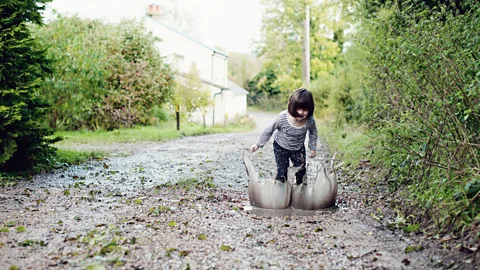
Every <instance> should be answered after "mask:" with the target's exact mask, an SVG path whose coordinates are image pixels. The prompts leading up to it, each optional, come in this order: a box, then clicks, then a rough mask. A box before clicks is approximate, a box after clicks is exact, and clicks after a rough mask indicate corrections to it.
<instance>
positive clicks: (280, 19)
mask: <svg viewBox="0 0 480 270" xmlns="http://www.w3.org/2000/svg"><path fill="white" fill-rule="evenodd" d="M334 2H335V1H314V0H306V1H293V0H282V1H275V0H263V1H262V4H263V5H264V6H265V11H264V13H263V14H264V15H263V18H262V38H261V41H260V43H259V44H258V45H257V46H258V48H257V50H258V51H259V54H260V55H264V56H265V57H266V63H265V67H266V69H267V70H268V69H270V70H274V71H275V73H276V74H277V77H276V78H275V83H274V84H273V85H274V86H276V87H278V88H279V89H280V91H281V92H282V95H283V96H286V97H288V95H289V94H290V93H291V91H292V90H293V89H296V88H298V87H300V86H301V85H302V67H303V35H304V19H305V15H304V14H305V9H306V6H307V5H308V6H309V9H310V47H311V50H310V55H311V60H310V65H311V76H310V77H311V80H312V81H314V80H316V79H317V78H319V77H321V76H322V75H323V74H328V73H329V72H330V71H331V70H332V68H333V67H334V62H335V59H336V57H337V56H338V55H339V53H340V48H341V39H338V38H335V37H336V36H338V34H337V33H341V32H342V31H343V27H344V26H343V22H342V21H341V20H340V21H338V19H336V18H337V17H338V16H339V11H340V10H339V8H338V5H335V4H334Z"/></svg>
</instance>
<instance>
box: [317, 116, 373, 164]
mask: <svg viewBox="0 0 480 270" xmlns="http://www.w3.org/2000/svg"><path fill="white" fill-rule="evenodd" d="M317 128H318V136H319V137H320V138H322V139H323V140H324V141H325V142H326V143H327V145H328V147H329V148H330V151H331V152H332V153H334V152H338V153H339V154H340V155H341V156H340V157H341V160H342V161H343V162H344V165H346V166H348V165H353V166H355V165H356V164H358V163H359V162H360V161H361V160H363V159H368V158H370V156H371V153H372V150H371V149H370V148H371V144H372V142H371V139H370V138H369V137H368V136H367V135H365V134H364V133H363V128H362V127H360V126H343V127H335V126H334V124H333V123H330V122H327V121H321V122H317ZM337 158H338V157H337Z"/></svg>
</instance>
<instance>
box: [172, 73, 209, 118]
mask: <svg viewBox="0 0 480 270" xmlns="http://www.w3.org/2000/svg"><path fill="white" fill-rule="evenodd" d="M212 102H213V100H212V98H211V94H210V91H209V89H208V88H207V87H205V85H204V84H203V83H202V81H201V80H200V73H199V72H198V70H197V67H196V66H195V65H192V66H191V68H190V72H189V73H188V74H185V75H184V76H178V78H177V80H176V87H175V94H174V97H173V104H175V105H179V106H180V112H187V113H189V114H191V113H193V112H195V111H196V110H206V108H207V107H208V106H210V105H211V104H212Z"/></svg>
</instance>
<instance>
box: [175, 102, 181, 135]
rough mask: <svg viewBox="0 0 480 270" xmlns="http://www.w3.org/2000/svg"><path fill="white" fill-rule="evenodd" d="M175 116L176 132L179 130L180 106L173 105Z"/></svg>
mask: <svg viewBox="0 0 480 270" xmlns="http://www.w3.org/2000/svg"><path fill="white" fill-rule="evenodd" d="M175 114H176V115H177V130H180V106H178V105H175Z"/></svg>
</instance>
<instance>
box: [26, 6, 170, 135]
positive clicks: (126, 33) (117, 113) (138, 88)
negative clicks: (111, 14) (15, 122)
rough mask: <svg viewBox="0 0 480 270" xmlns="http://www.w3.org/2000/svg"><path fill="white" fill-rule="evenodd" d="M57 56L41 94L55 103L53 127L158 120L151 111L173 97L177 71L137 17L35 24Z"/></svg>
mask: <svg viewBox="0 0 480 270" xmlns="http://www.w3.org/2000/svg"><path fill="white" fill-rule="evenodd" d="M35 34H36V35H37V37H38V39H39V41H40V42H41V43H42V44H44V45H45V46H48V47H49V49H48V51H47V53H48V56H49V57H50V58H51V59H54V60H55V61H56V65H55V67H54V70H53V73H52V75H51V76H48V77H47V78H46V80H45V83H44V84H43V86H42V89H41V92H42V94H43V95H44V96H45V97H46V98H48V100H50V102H51V103H53V104H55V108H54V111H53V113H52V114H51V116H50V120H51V125H52V126H53V127H57V128H62V129H68V130H76V129H91V130H95V129H105V130H111V129H115V128H120V127H131V126H132V125H135V124H142V125H147V124H151V123H152V122H155V119H153V115H154V114H153V113H152V111H153V110H155V108H158V107H161V106H162V105H163V104H165V103H167V102H168V101H170V100H171V95H172V85H173V72H172V71H171V69H170V67H169V66H168V65H167V64H165V62H164V60H163V59H162V56H161V55H160V52H159V51H158V49H157V48H156V43H157V42H160V40H159V39H158V38H156V37H154V36H153V35H152V34H150V33H147V32H146V30H145V28H144V26H143V25H142V24H141V23H139V22H136V21H122V22H121V23H120V24H107V23H104V22H102V21H99V20H88V19H81V18H79V17H75V16H74V17H63V16H58V17H57V18H56V19H55V20H54V21H52V22H50V23H49V24H47V25H45V26H44V27H42V28H38V29H35Z"/></svg>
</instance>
